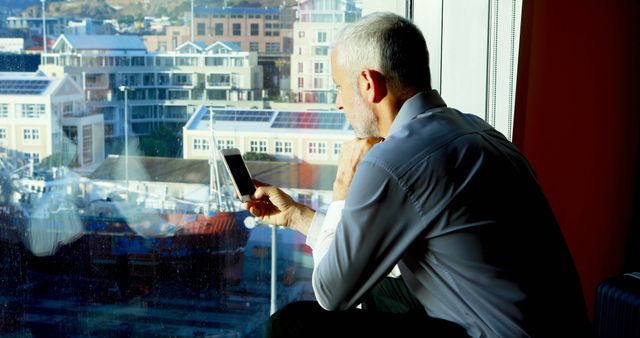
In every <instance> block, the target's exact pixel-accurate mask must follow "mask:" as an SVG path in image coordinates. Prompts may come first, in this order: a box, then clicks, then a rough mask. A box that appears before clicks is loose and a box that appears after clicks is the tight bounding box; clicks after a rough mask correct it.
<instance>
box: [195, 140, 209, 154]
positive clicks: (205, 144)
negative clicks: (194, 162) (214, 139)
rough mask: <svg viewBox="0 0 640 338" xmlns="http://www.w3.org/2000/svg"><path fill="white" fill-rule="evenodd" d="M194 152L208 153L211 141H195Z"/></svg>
mask: <svg viewBox="0 0 640 338" xmlns="http://www.w3.org/2000/svg"><path fill="white" fill-rule="evenodd" d="M193 150H195V151H207V150H209V140H208V139H206V138H196V139H193Z"/></svg>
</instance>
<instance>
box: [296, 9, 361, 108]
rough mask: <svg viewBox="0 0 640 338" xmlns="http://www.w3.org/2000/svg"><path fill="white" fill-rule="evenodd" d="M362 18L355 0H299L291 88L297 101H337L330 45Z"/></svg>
mask: <svg viewBox="0 0 640 338" xmlns="http://www.w3.org/2000/svg"><path fill="white" fill-rule="evenodd" d="M359 17H360V9H359V8H357V7H356V5H355V2H354V1H353V0H346V1H344V0H322V1H320V0H306V1H298V11H297V13H296V19H297V20H296V21H295V23H294V25H293V36H294V38H293V53H292V54H291V91H292V94H293V95H294V97H295V100H296V101H297V102H309V103H312V102H313V103H332V102H334V101H335V88H334V85H333V80H332V78H331V69H330V67H331V63H330V58H331V56H330V51H329V48H330V44H331V41H333V39H334V36H335V35H336V34H337V33H338V31H340V29H342V27H344V26H345V25H346V24H347V23H349V22H353V21H355V20H356V19H357V18H359Z"/></svg>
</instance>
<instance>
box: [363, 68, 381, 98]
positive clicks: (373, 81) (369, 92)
mask: <svg viewBox="0 0 640 338" xmlns="http://www.w3.org/2000/svg"><path fill="white" fill-rule="evenodd" d="M359 75H360V76H359V77H358V82H359V85H360V86H359V88H360V90H361V91H362V97H364V98H366V99H367V101H369V102H371V103H378V102H380V101H382V99H384V98H385V96H387V81H386V80H385V78H384V75H382V73H380V72H378V71H376V70H373V69H363V70H361V71H360V74H359Z"/></svg>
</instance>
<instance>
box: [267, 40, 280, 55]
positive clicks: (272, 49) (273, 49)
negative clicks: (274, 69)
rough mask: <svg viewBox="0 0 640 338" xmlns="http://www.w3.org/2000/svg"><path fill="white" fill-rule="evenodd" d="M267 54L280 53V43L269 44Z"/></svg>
mask: <svg viewBox="0 0 640 338" xmlns="http://www.w3.org/2000/svg"><path fill="white" fill-rule="evenodd" d="M267 53H280V42H267Z"/></svg>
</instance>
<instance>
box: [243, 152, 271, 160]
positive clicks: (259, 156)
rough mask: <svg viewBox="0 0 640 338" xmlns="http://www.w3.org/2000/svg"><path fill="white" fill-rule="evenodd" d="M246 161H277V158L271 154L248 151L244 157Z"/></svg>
mask: <svg viewBox="0 0 640 338" xmlns="http://www.w3.org/2000/svg"><path fill="white" fill-rule="evenodd" d="M242 157H243V158H244V160H245V161H275V160H276V157H275V156H273V155H271V154H265V153H256V152H254V151H248V152H246V153H244V155H242Z"/></svg>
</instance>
